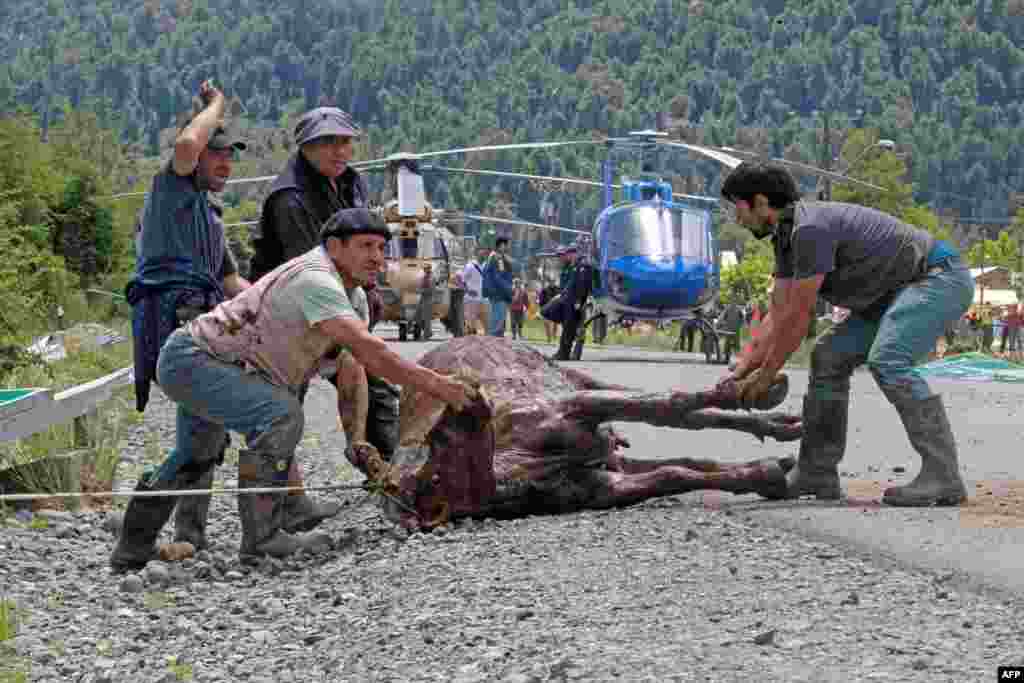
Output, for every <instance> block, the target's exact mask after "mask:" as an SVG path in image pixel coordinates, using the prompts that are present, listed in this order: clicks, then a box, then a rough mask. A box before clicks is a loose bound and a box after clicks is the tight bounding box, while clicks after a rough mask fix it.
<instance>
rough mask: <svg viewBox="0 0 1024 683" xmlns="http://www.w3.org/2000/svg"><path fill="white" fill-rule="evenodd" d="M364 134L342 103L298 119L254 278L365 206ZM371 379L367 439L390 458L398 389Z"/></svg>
mask: <svg viewBox="0 0 1024 683" xmlns="http://www.w3.org/2000/svg"><path fill="white" fill-rule="evenodd" d="M360 135H361V132H360V130H359V127H358V126H357V125H356V124H355V122H353V121H352V118H351V117H350V116H349V115H348V114H347V113H346V112H344V111H342V110H341V109H338V108H337V107H318V108H316V109H313V110H312V111H308V112H306V113H305V114H303V115H302V117H301V118H300V119H299V121H298V123H297V124H296V125H295V144H296V145H297V146H298V148H299V149H298V151H297V152H296V153H295V154H294V155H292V157H291V158H290V159H289V160H288V162H287V163H286V164H285V167H284V169H282V171H281V173H280V174H279V175H278V176H277V178H275V179H274V183H273V185H272V186H271V188H270V194H269V195H267V198H266V200H265V201H264V202H263V212H262V216H261V218H260V226H259V233H260V234H259V235H258V236H257V237H256V239H255V240H254V248H255V251H254V253H253V257H252V261H251V268H250V270H251V272H250V277H251V279H252V280H253V281H254V282H255V281H256V280H258V279H259V278H261V277H263V276H264V275H266V274H267V273H269V272H270V271H271V270H273V269H274V268H277V267H278V266H279V265H281V264H282V263H285V262H286V261H288V260H290V259H292V258H295V257H296V256H299V255H301V254H305V253H306V252H308V251H309V250H310V249H312V248H314V247H315V246H317V245H318V244H320V230H321V228H322V226H323V225H324V224H326V223H327V221H328V220H329V219H330V218H331V216H333V215H334V214H335V213H336V212H337V211H339V210H340V209H353V208H365V207H366V205H367V201H368V195H369V193H368V191H367V188H366V182H365V180H364V179H363V177H362V176H361V175H360V174H359V172H358V171H357V170H356V169H354V168H352V167H351V166H349V162H350V161H352V156H353V153H354V147H353V141H354V139H355V138H357V137H359V136H360ZM367 298H368V299H369V295H368V296H367ZM335 377H336V376H335ZM366 380H367V393H368V399H369V407H368V415H367V424H366V440H367V441H369V442H370V443H372V444H373V445H374V446H375V447H376V448H377V450H378V451H379V452H380V454H381V455H382V456H383V457H385V458H390V457H391V454H392V453H393V452H394V450H395V448H396V447H397V446H398V398H399V394H398V389H397V387H395V385H393V384H390V383H389V382H387V381H385V380H384V379H381V378H379V377H375V376H373V375H371V374H369V373H367V376H366ZM331 383H332V384H333V383H334V378H331ZM307 390H308V385H305V386H303V387H302V396H301V398H305V394H306V391H307Z"/></svg>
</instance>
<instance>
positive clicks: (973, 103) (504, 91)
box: [0, 0, 1024, 217]
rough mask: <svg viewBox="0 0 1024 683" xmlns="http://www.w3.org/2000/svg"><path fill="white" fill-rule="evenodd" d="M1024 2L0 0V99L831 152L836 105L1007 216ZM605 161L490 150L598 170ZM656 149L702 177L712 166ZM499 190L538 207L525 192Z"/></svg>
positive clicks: (1017, 130) (1022, 113)
mask: <svg viewBox="0 0 1024 683" xmlns="http://www.w3.org/2000/svg"><path fill="white" fill-rule="evenodd" d="M1022 11H1024V4H1022V2H1021V0H852V1H847V2H844V1H841V0H767V1H765V2H756V3H755V2H753V1H752V0H718V1H716V2H705V1H703V0H691V1H690V2H680V1H675V2H673V1H670V0H646V1H643V2H636V1H635V0H597V1H594V2H585V1H579V2H569V3H566V2H563V1H562V0H529V1H526V0H518V1H517V0H501V1H500V2H499V1H498V0H482V1H478V2H465V1H464V0H429V1H428V0H372V1H371V0H368V1H358V0H355V1H352V0H344V1H342V0H325V1H324V2H319V3H304V2H280V1H279V0H274V1H272V0H145V1H144V2H134V1H132V2H128V1H127V0H100V1H99V2H74V1H71V0H47V1H45V2H37V1H31V0H6V2H4V3H3V5H2V8H0V37H2V40H0V57H2V58H3V59H2V61H3V63H4V64H5V65H6V68H4V67H0V106H2V107H5V108H6V107H10V106H13V105H14V104H15V103H17V104H23V105H28V106H31V107H32V108H33V109H34V110H35V111H36V112H38V113H39V114H40V115H41V117H42V125H43V127H44V129H45V128H46V127H47V126H48V125H49V123H50V121H52V120H53V119H54V118H55V117H57V116H58V115H59V112H60V111H62V105H63V103H64V102H67V103H69V104H70V105H71V106H72V107H76V108H77V107H82V106H88V107H98V108H99V110H100V111H101V113H102V114H103V115H104V116H106V117H107V120H108V121H109V122H110V123H111V125H117V126H118V127H119V128H120V129H121V130H122V132H123V136H124V137H123V139H124V140H125V141H126V142H128V143H137V144H139V145H141V151H144V152H145V153H147V154H153V153H155V152H157V151H158V147H159V144H160V139H161V136H160V131H161V130H162V129H164V128H167V127H169V126H172V125H173V123H174V120H175V117H176V116H177V115H178V114H179V113H180V112H182V111H184V110H186V109H187V108H188V106H189V101H190V97H191V95H192V93H193V92H194V90H195V86H196V85H197V83H198V82H199V81H200V80H201V79H202V78H204V77H206V76H213V77H215V78H217V79H218V80H219V81H220V82H221V83H222V84H223V85H224V86H225V89H226V91H227V92H228V93H229V94H230V95H234V96H237V97H238V98H239V99H240V101H241V102H242V104H243V107H244V116H245V117H246V118H247V119H249V120H250V121H251V122H252V123H255V124H263V125H271V126H273V125H276V124H278V123H279V122H281V121H282V120H284V119H285V117H287V115H288V114H289V112H291V111H294V110H297V109H304V108H309V107H312V106H315V105H316V104H318V103H319V102H321V101H330V102H334V103H336V104H338V105H339V106H342V107H344V108H347V109H349V110H351V112H352V113H353V114H354V116H355V117H356V119H357V120H359V121H361V122H362V123H363V124H364V125H365V126H366V128H367V129H368V131H369V132H370V139H371V142H372V144H373V146H374V147H373V148H374V150H376V151H383V152H390V151H394V150H397V149H399V148H403V147H405V148H416V149H419V150H424V149H429V148H436V147H439V146H440V147H444V146H448V145H451V146H464V145H466V144H471V143H473V142H484V141H492V140H493V141H499V140H505V139H508V140H517V141H519V140H533V139H535V140H540V139H552V138H571V137H578V136H580V135H588V134H590V133H593V132H601V133H612V134H619V133H623V132H625V131H627V130H629V129H635V128H639V127H648V126H650V125H651V124H652V123H653V117H654V114H655V113H656V112H669V113H670V114H671V115H672V118H673V120H674V121H675V122H676V123H677V124H678V125H679V126H680V127H682V128H684V129H687V130H685V131H683V132H682V133H681V134H683V135H690V136H694V137H697V138H699V139H702V140H704V141H706V142H710V143H719V144H723V143H727V144H732V143H737V142H738V143H740V144H745V145H747V146H753V147H764V148H767V149H768V150H769V151H771V152H773V153H775V154H783V153H785V154H786V155H787V156H789V157H791V158H795V159H803V160H808V161H815V160H818V161H820V160H821V159H823V155H824V150H823V149H822V145H821V128H822V119H823V117H824V115H826V114H831V115H832V118H833V120H832V121H831V125H832V126H833V127H834V128H835V130H836V131H837V133H838V134H839V135H838V136H837V139H836V140H835V141H834V147H835V151H838V148H839V145H841V134H842V131H843V130H845V129H847V128H849V127H854V126H855V127H869V128H874V129H877V130H878V131H879V133H880V135H881V137H883V138H888V139H893V140H895V141H897V143H898V144H899V145H900V146H901V148H902V149H905V150H907V151H908V153H909V155H910V157H909V167H910V173H911V178H912V180H913V183H914V186H915V191H916V195H915V196H916V198H917V200H918V201H920V202H923V203H927V204H930V205H932V206H933V207H935V208H937V209H948V208H953V209H956V210H958V211H959V212H960V213H961V214H963V215H965V216H980V215H985V216H989V215H999V216H1006V215H1008V213H1009V207H1008V205H1007V202H1008V197H1009V194H1010V193H1011V192H1013V191H1016V190H1020V189H1024V145H1022V143H1021V139H1022V133H1024V100H1022V99H1021V98H1020V93H1022V92H1024V49H1022V45H1024V16H1021V15H1022ZM596 158H597V157H596V152H587V151H568V152H565V153H559V154H558V155H557V157H555V156H554V155H548V154H534V155H529V157H528V158H513V157H509V158H508V159H505V160H498V161H499V163H500V162H502V161H504V162H505V163H508V164H512V165H513V166H521V165H522V164H526V165H528V166H532V167H535V170H539V171H544V172H558V171H563V172H567V173H582V174H587V175H590V176H593V175H595V170H596V168H595V166H594V162H595V160H596ZM667 163H669V164H670V165H674V166H675V167H676V168H675V170H676V172H681V173H682V175H684V176H686V177H687V178H689V176H691V175H692V176H696V180H694V182H696V183H698V184H701V183H702V182H703V184H704V185H705V188H704V189H705V190H707V191H713V190H714V187H715V184H716V182H717V181H718V176H719V174H718V169H717V168H715V167H714V165H712V164H707V165H704V164H692V163H690V162H688V161H687V160H685V159H669V160H667ZM840 165H841V162H840ZM684 168H685V169H686V170H685V171H682V170H681V169H684ZM436 186H437V187H433V188H432V189H433V190H434V191H435V193H437V194H436V199H437V201H438V202H439V203H445V202H447V201H449V199H451V200H452V201H454V202H455V203H460V204H461V203H469V204H473V203H476V204H477V205H478V206H474V207H473V208H479V203H480V199H481V196H480V195H479V193H480V191H481V190H482V189H483V190H487V191H493V189H494V188H493V186H490V187H488V186H487V185H486V183H481V181H479V180H465V179H453V178H449V179H447V180H438V181H437V182H436ZM499 189H500V190H505V191H511V192H512V193H513V195H514V196H515V198H516V200H517V201H516V205H517V209H518V210H519V212H520V213H525V217H530V214H531V213H532V214H534V215H536V213H537V211H538V207H537V204H538V199H537V198H536V197H529V196H522V192H521V191H520V190H522V188H517V187H512V186H508V185H506V186H504V187H501V188H499ZM569 199H571V198H569ZM561 201H566V199H562V200H561ZM589 203H594V202H593V201H590V202H589ZM531 204H532V206H531ZM565 208H567V209H571V208H573V207H565Z"/></svg>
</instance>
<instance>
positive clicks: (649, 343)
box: [506, 318, 831, 368]
mask: <svg viewBox="0 0 1024 683" xmlns="http://www.w3.org/2000/svg"><path fill="white" fill-rule="evenodd" d="M680 325H681V322H680V321H678V320H677V321H674V322H671V323H669V324H668V325H665V326H664V327H663V328H660V329H654V330H653V331H651V332H650V333H644V332H641V331H640V330H634V331H633V332H627V331H626V330H624V329H621V328H609V329H608V335H607V336H606V337H605V341H604V343H603V344H597V343H595V342H594V336H593V331H592V329H588V330H587V336H586V346H585V347H584V351H583V354H584V355H583V358H584V360H586V348H587V347H593V348H608V347H615V346H629V347H634V348H641V349H648V350H651V351H666V352H672V351H676V352H678V351H679V327H680ZM830 326H831V323H830V322H828V321H825V320H820V321H818V327H817V334H819V335H820V334H821V333H822V332H824V331H825V330H826V329H828V327H830ZM645 329H647V330H648V331H649V330H650V328H645ZM559 333H561V328H559ZM506 336H508V335H507V334H506ZM523 338H524V339H526V340H527V341H531V342H539V343H547V335H546V334H545V332H544V322H543V320H542V319H541V318H537V319H536V320H525V321H524V322H523ZM748 342H750V328H749V327H744V328H743V331H742V333H741V334H740V344H739V346H740V348H741V349H742V348H743V347H744V346H746V345H747V343H748ZM554 343H555V344H557V343H558V339H557V338H556V339H555V342H554ZM693 348H694V352H695V353H696V352H697V351H698V350H699V349H700V348H701V334H700V332H697V333H696V334H695V335H694V343H693ZM813 348H814V339H813V338H811V339H805V340H804V341H803V343H802V344H801V345H800V348H799V349H797V350H796V351H795V352H794V353H793V355H792V356H790V357H789V360H788V361H787V362H786V367H790V368H808V367H810V364H811V350H812V349H813Z"/></svg>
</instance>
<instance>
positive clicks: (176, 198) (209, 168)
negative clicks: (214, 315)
mask: <svg viewBox="0 0 1024 683" xmlns="http://www.w3.org/2000/svg"><path fill="white" fill-rule="evenodd" d="M199 101H200V103H201V104H202V106H203V109H202V110H200V111H198V112H196V113H195V115H194V116H193V117H192V118H191V119H190V120H189V121H188V122H187V123H186V124H185V125H184V126H183V127H182V129H181V132H180V133H179V134H178V137H177V138H176V139H175V142H174V155H173V157H172V158H171V160H170V161H169V162H168V163H167V165H166V166H164V168H163V169H162V170H161V171H160V172H159V173H158V174H156V176H155V177H154V178H153V185H152V188H151V189H150V192H149V195H148V196H147V197H146V203H145V206H144V207H143V209H142V212H141V214H140V221H139V224H138V228H137V229H138V234H137V237H136V271H135V275H134V277H133V278H132V280H131V281H130V282H129V283H128V286H127V287H126V290H125V295H126V297H127V299H128V302H129V303H130V304H131V306H132V338H133V352H134V366H135V402H136V409H137V410H139V411H140V412H141V411H143V410H145V408H146V404H147V403H148V401H149V390H150V385H151V383H152V382H153V381H154V380H155V379H156V368H157V359H158V357H159V354H160V350H161V348H162V347H163V345H164V342H165V341H166V340H167V338H168V337H169V336H170V335H171V333H172V332H173V331H174V330H175V329H176V328H177V327H178V326H179V325H182V324H184V323H186V322H188V321H189V320H191V319H192V318H194V317H195V316H196V315H199V314H200V313H203V312H205V311H208V310H211V309H212V308H213V307H214V306H215V305H217V304H218V303H220V302H221V301H223V300H224V299H225V298H227V297H231V296H234V295H235V294H238V293H239V292H241V291H242V290H244V289H245V288H246V287H248V286H249V283H248V282H247V281H246V280H245V279H244V278H242V277H241V276H240V275H239V274H238V267H237V265H236V263H235V259H234V257H233V256H232V254H231V250H230V248H229V247H228V244H227V241H226V239H225V236H224V223H223V220H222V219H221V209H220V207H219V206H218V205H217V204H215V203H214V202H213V201H212V200H211V198H210V196H209V193H210V192H221V191H222V190H223V189H224V187H225V185H226V183H227V180H228V178H229V177H230V176H231V171H232V165H233V162H234V160H235V155H237V154H238V152H241V151H244V150H245V148H246V145H245V143H244V142H241V141H240V140H237V139H235V138H234V137H232V136H231V135H230V134H229V133H228V132H227V130H226V129H225V128H224V123H223V117H224V109H225V98H224V95H223V93H221V92H220V90H218V89H217V88H216V87H214V85H213V84H212V83H211V82H210V81H204V82H203V83H202V84H201V85H200V86H199ZM226 446H227V440H226V438H222V440H221V442H220V444H218V453H217V454H216V455H217V457H215V458H211V459H209V460H208V461H204V462H201V463H196V462H189V461H188V460H187V459H185V458H183V457H182V455H181V453H179V452H177V451H172V453H171V455H170V457H169V458H168V461H167V462H166V463H165V465H164V466H163V467H162V468H161V469H160V470H159V476H162V477H164V478H165V479H167V480H168V481H175V482H177V484H178V485H181V486H183V487H185V488H196V489H200V488H209V487H210V486H211V484H212V482H213V468H214V465H215V464H216V462H217V461H218V460H220V459H222V457H223V453H224V449H225V448H226ZM156 476H157V472H156V471H151V472H147V473H146V474H144V476H143V478H142V480H141V481H140V482H139V488H140V489H142V490H145V489H146V488H147V487H149V486H155V485H156V484H157V482H156V481H155V479H154V477H156ZM167 483H168V482H164V484H167ZM166 500H167V501H169V502H168V503H165V504H167V505H169V508H168V514H169V513H170V510H173V509H174V507H175V505H174V503H175V499H173V498H171V499H166ZM209 500H210V499H209V497H208V496H207V497H202V496H196V497H190V498H187V499H182V500H181V501H180V503H179V505H178V506H177V517H176V519H175V540H177V541H187V542H189V543H192V544H193V545H194V546H196V547H197V548H199V549H201V548H203V547H205V546H206V538H205V535H204V534H203V530H204V529H205V525H206V516H207V511H208V508H209Z"/></svg>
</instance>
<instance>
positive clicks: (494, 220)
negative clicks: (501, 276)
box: [462, 213, 590, 235]
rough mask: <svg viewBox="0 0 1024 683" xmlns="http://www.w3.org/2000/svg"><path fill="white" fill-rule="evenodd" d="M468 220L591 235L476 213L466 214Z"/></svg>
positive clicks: (585, 231)
mask: <svg viewBox="0 0 1024 683" xmlns="http://www.w3.org/2000/svg"><path fill="white" fill-rule="evenodd" d="M462 215H463V216H465V217H466V218H472V219H475V220H478V221H486V222H491V223H507V224H509V225H521V226H524V227H527V228H540V229H542V230H557V231H559V232H571V233H575V234H577V235H589V234H590V231H589V230H573V229H572V228H562V227H559V226H557V225H544V224H543V223H531V222H530V221H520V220H515V219H512V218H498V217H496V216H481V215H480V214H476V213H464V214H462Z"/></svg>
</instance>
